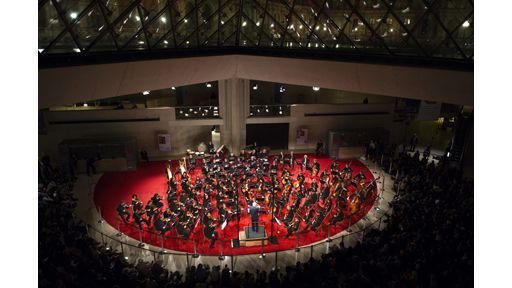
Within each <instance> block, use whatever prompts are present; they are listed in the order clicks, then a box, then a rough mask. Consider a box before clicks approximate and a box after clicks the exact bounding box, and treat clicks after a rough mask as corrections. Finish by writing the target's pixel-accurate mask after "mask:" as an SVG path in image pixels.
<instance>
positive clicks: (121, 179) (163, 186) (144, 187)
mask: <svg viewBox="0 0 512 288" xmlns="http://www.w3.org/2000/svg"><path fill="white" fill-rule="evenodd" d="M296 156H297V158H296V159H301V157H302V155H296ZM308 156H309V158H310V159H311V161H313V159H317V160H318V162H319V163H320V167H321V170H320V171H323V170H324V169H328V168H329V166H330V164H331V162H332V160H331V159H329V158H327V157H325V156H324V157H322V156H321V157H318V156H315V155H308ZM269 158H270V159H269V160H270V161H272V156H270V157H269ZM172 162H173V165H177V163H176V162H177V161H172ZM337 162H338V163H339V167H340V169H341V168H343V167H345V164H346V163H347V162H346V161H337ZM351 162H352V164H351V166H350V167H351V168H352V169H353V173H352V174H353V175H356V174H357V173H359V172H360V171H361V170H362V171H363V173H364V174H365V176H366V181H367V182H369V181H371V180H374V177H373V175H372V173H371V171H370V170H369V169H368V168H367V167H366V166H365V165H364V164H363V163H361V162H360V161H358V160H352V161H351ZM165 167H166V161H159V162H150V163H141V164H140V165H139V168H138V170H137V171H125V172H108V173H105V174H103V176H102V177H101V178H100V180H99V181H98V183H97V185H96V189H95V192H94V202H95V205H96V207H97V208H98V210H100V211H101V214H102V217H103V218H104V219H105V220H106V221H107V222H108V223H109V224H110V225H111V226H113V227H115V228H116V229H119V230H121V232H123V233H124V234H126V235H128V236H129V237H131V238H133V239H135V240H137V241H138V240H139V237H140V236H139V230H138V226H137V225H136V224H135V223H134V222H133V219H130V222H129V223H128V224H124V223H123V222H122V221H120V220H119V216H118V215H117V211H116V208H117V205H119V203H120V202H121V201H123V202H125V203H128V204H131V197H132V195H133V194H137V195H138V197H139V199H140V200H142V201H143V203H146V202H147V201H148V200H149V199H150V198H151V197H152V196H153V195H154V194H155V193H158V194H160V196H162V197H163V198H164V201H162V202H163V203H164V207H163V208H164V209H165V208H167V203H166V201H165V194H166V191H167V178H166V175H165ZM175 169H176V167H173V169H172V170H173V171H175ZM279 170H281V167H279ZM299 172H300V168H299V166H298V165H295V170H293V171H291V173H292V174H294V175H297V174H298V173H299ZM279 173H280V172H279ZM196 175H199V176H200V177H202V173H201V169H200V165H197V168H196V169H195V170H194V171H192V172H191V173H190V176H191V179H195V177H196ZM279 175H280V174H279ZM304 175H305V177H306V182H308V183H310V182H311V181H312V179H313V178H315V177H310V175H309V172H306V173H304ZM316 178H318V176H317V177H316ZM293 179H295V176H294V177H293ZM317 181H318V179H317ZM354 191H355V187H353V186H349V189H348V193H347V195H348V196H350V195H351V193H353V192H354ZM376 197H377V189H373V191H372V192H371V194H370V195H369V197H367V199H366V201H365V202H363V203H361V207H360V210H359V212H357V213H355V214H353V215H352V216H350V217H348V216H345V219H344V220H343V221H341V222H338V223H337V224H336V225H327V223H328V222H329V218H330V217H331V215H332V213H333V210H334V209H331V213H330V214H329V215H328V216H327V217H326V218H325V220H324V221H323V222H322V223H323V225H322V226H321V227H320V228H319V229H318V230H317V232H316V233H315V232H314V231H312V230H311V229H308V230H306V231H305V232H303V233H300V234H298V235H296V234H295V233H294V234H292V236H290V237H289V238H285V235H286V234H287V230H286V227H285V226H284V224H283V223H279V224H281V225H279V224H278V223H277V222H276V221H274V235H275V236H277V241H278V242H277V244H270V243H266V244H265V245H263V247H262V246H261V244H259V245H257V246H252V247H238V248H233V247H232V243H231V240H232V239H234V238H237V233H238V227H237V221H236V220H233V221H229V222H228V224H227V225H226V227H225V228H224V229H223V230H222V229H221V227H220V225H218V226H217V229H216V231H217V232H218V235H219V241H217V242H215V245H214V247H213V248H210V240H209V239H208V238H206V237H205V236H204V235H203V224H202V223H201V221H199V224H198V225H197V226H196V227H195V229H194V231H193V232H192V234H191V235H190V237H189V239H188V240H183V239H182V238H181V237H180V236H179V235H178V234H177V233H176V230H175V229H171V231H170V233H169V232H168V233H166V236H165V237H164V238H163V239H161V238H160V236H159V233H158V232H157V231H156V230H154V228H153V226H151V228H146V227H145V226H143V227H144V228H143V231H142V241H143V242H144V243H148V244H151V245H154V246H158V247H160V246H161V245H162V240H163V247H164V248H166V249H168V250H175V251H181V252H188V253H194V252H197V253H198V254H201V255H220V254H223V255H242V254H256V253H261V252H273V251H280V250H289V249H293V248H295V247H296V246H297V245H298V246H304V245H308V244H312V243H315V242H318V241H321V240H323V239H326V238H327V237H329V235H335V234H337V233H339V232H341V231H343V230H345V229H346V228H347V227H348V226H349V225H351V224H353V223H356V222H357V221H359V220H360V219H361V218H362V217H364V215H366V213H368V211H370V209H371V208H372V206H373V203H374V201H375V198H376ZM240 199H243V197H242V196H241V197H240ZM240 201H242V200H240ZM243 204H246V203H245V200H243ZM244 207H247V206H244ZM333 208H334V206H333ZM129 211H130V214H131V213H132V211H131V209H130V210H129ZM242 212H243V213H242V216H241V218H240V226H239V227H240V230H243V229H244V228H243V227H244V226H251V223H250V216H249V215H248V213H247V209H242ZM270 220H271V217H270V214H261V216H260V222H262V221H263V222H264V223H265V231H266V233H267V235H268V236H269V235H270V225H271V221H270ZM305 226H306V224H305V223H304V222H301V224H300V228H299V231H301V230H302V229H303V228H304V227H305ZM328 230H329V231H328ZM259 243H261V241H259ZM242 245H243V244H242ZM194 246H195V249H196V250H195V251H194Z"/></svg>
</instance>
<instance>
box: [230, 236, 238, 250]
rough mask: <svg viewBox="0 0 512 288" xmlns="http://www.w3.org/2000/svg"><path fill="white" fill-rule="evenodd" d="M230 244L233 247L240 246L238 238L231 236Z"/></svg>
mask: <svg viewBox="0 0 512 288" xmlns="http://www.w3.org/2000/svg"><path fill="white" fill-rule="evenodd" d="M231 246H232V247H233V248H239V247H240V239H238V238H233V239H232V240H231Z"/></svg>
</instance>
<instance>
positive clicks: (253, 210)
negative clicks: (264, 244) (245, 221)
mask: <svg viewBox="0 0 512 288" xmlns="http://www.w3.org/2000/svg"><path fill="white" fill-rule="evenodd" d="M259 212H260V207H258V206H256V207H254V206H251V207H249V214H251V225H252V231H256V232H258V220H259V216H260V215H259Z"/></svg>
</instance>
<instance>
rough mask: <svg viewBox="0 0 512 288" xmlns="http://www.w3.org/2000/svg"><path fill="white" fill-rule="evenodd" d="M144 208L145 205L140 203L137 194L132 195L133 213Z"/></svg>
mask: <svg viewBox="0 0 512 288" xmlns="http://www.w3.org/2000/svg"><path fill="white" fill-rule="evenodd" d="M143 206H144V203H142V201H140V199H139V198H138V197H137V194H133V195H132V207H133V211H136V210H140V209H142V207H143Z"/></svg>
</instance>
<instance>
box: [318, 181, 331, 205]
mask: <svg viewBox="0 0 512 288" xmlns="http://www.w3.org/2000/svg"><path fill="white" fill-rule="evenodd" d="M330 194H331V187H330V186H329V184H325V185H323V186H322V189H321V192H320V199H322V202H325V200H326V199H327V197H329V195H330Z"/></svg>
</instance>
